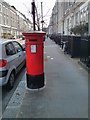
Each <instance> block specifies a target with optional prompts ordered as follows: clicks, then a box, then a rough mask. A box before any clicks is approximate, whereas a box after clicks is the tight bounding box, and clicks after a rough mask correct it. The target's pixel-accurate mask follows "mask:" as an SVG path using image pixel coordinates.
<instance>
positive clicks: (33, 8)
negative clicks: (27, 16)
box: [32, 0, 36, 31]
mask: <svg viewBox="0 0 90 120" xmlns="http://www.w3.org/2000/svg"><path fill="white" fill-rule="evenodd" d="M32 15H33V30H34V31H35V30H36V28H35V1H34V0H33V2H32Z"/></svg>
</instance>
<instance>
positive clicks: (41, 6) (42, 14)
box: [41, 2, 44, 30]
mask: <svg viewBox="0 0 90 120" xmlns="http://www.w3.org/2000/svg"><path fill="white" fill-rule="evenodd" d="M41 16H42V20H41V23H42V30H43V23H44V21H43V6H42V2H41Z"/></svg>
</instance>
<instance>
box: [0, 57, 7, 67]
mask: <svg viewBox="0 0 90 120" xmlns="http://www.w3.org/2000/svg"><path fill="white" fill-rule="evenodd" d="M6 64H7V61H6V60H3V59H0V67H5V66H6Z"/></svg>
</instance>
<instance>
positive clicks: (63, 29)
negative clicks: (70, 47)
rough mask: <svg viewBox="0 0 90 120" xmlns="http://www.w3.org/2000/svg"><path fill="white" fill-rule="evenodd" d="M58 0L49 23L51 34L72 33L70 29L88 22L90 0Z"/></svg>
mask: <svg viewBox="0 0 90 120" xmlns="http://www.w3.org/2000/svg"><path fill="white" fill-rule="evenodd" d="M78 1H79V0H63V1H62V0H56V3H55V6H54V8H53V10H52V15H51V19H50V24H49V34H52V33H61V34H65V35H70V34H71V31H70V29H71V28H73V27H75V26H76V25H79V24H83V23H88V21H89V20H88V12H89V10H88V5H89V2H90V0H85V2H84V0H82V2H80V1H79V2H78Z"/></svg>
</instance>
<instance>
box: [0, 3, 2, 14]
mask: <svg viewBox="0 0 90 120" xmlns="http://www.w3.org/2000/svg"><path fill="white" fill-rule="evenodd" d="M0 12H2V5H1V4H0Z"/></svg>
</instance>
